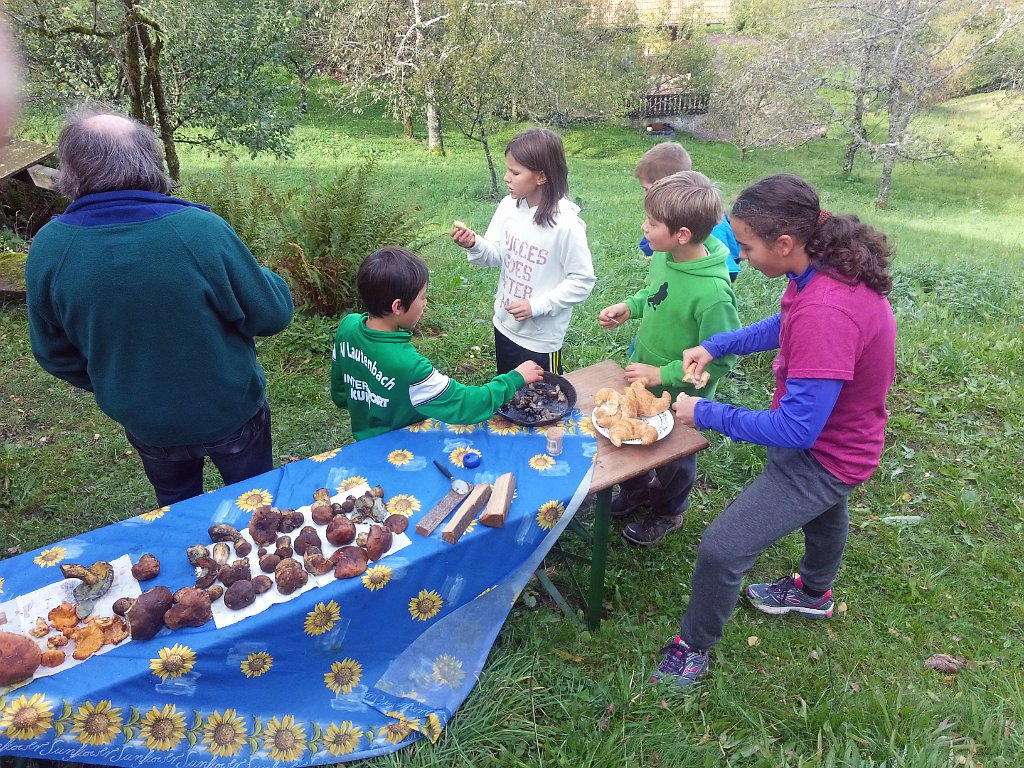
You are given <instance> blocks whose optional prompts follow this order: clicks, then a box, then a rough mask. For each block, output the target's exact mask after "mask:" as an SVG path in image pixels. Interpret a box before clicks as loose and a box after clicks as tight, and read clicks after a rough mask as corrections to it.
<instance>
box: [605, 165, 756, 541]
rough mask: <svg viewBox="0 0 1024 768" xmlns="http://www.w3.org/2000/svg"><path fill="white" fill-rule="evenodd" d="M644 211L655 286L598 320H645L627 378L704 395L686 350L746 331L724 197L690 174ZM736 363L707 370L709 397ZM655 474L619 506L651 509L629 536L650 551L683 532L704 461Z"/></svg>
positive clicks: (636, 484) (624, 492)
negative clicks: (727, 240) (724, 223)
mask: <svg viewBox="0 0 1024 768" xmlns="http://www.w3.org/2000/svg"><path fill="white" fill-rule="evenodd" d="M644 207H645V208H646V209H647V220H646V221H644V223H643V231H644V235H645V237H646V238H647V242H648V243H649V244H650V245H651V248H652V249H653V250H654V251H655V254H654V257H653V259H652V261H651V269H650V273H649V277H648V282H647V285H646V286H645V287H644V288H643V289H642V290H640V291H638V292H637V293H636V294H635V295H634V296H631V297H630V298H628V299H626V301H624V302H621V303H619V304H613V305H612V306H610V307H606V308H605V309H603V310H601V314H600V315H599V317H598V321H599V322H600V324H601V326H602V327H604V328H615V327H617V326H619V325H621V324H622V323H624V322H626V321H627V320H629V319H631V318H634V319H638V320H640V330H639V332H638V333H637V337H636V346H635V347H634V349H633V353H632V355H631V356H630V364H629V365H628V366H627V367H626V379H627V380H628V381H630V382H633V381H637V380H643V381H644V383H645V384H647V385H648V386H649V387H650V388H651V389H652V390H653V391H654V392H655V394H660V393H661V392H663V391H668V392H671V393H672V397H673V399H674V398H675V397H676V396H677V395H678V394H679V393H680V392H686V393H687V394H691V395H692V394H694V393H695V392H696V389H695V387H694V384H693V383H691V382H689V381H687V380H685V376H686V372H685V371H683V361H682V357H683V350H684V349H687V348H688V347H691V346H696V345H698V344H700V343H701V342H702V341H704V340H705V339H707V338H708V337H710V336H713V335H714V334H716V333H721V332H722V331H733V330H736V329H737V328H739V327H740V318H739V313H738V312H737V311H736V296H735V295H734V294H733V292H732V284H731V281H730V280H729V270H728V267H727V266H726V263H725V255H726V253H727V249H726V248H725V246H723V245H722V244H721V243H719V242H718V241H717V240H715V239H714V238H710V239H709V237H710V235H711V230H712V229H713V228H714V226H715V225H716V224H717V223H718V222H719V221H721V219H722V210H723V204H722V195H721V193H720V192H719V191H718V188H717V187H715V185H714V184H712V183H711V181H710V180H709V179H708V178H707V177H706V176H704V174H702V173H697V172H696V171H683V172H681V173H677V174H674V175H672V176H667V177H665V178H664V179H661V180H660V181H657V182H655V183H654V184H653V185H652V186H651V187H650V189H649V190H648V191H647V194H646V195H645V197H644ZM709 248H710V250H709ZM735 361H736V356H735V355H725V356H723V357H721V358H719V359H717V360H715V362H714V363H713V364H712V365H709V366H708V367H707V368H706V372H707V373H708V374H709V375H710V379H709V380H708V381H707V383H706V384H704V386H703V388H702V389H701V392H700V395H701V397H708V398H710V397H714V394H715V389H716V388H717V386H718V381H719V380H720V379H721V377H722V376H724V375H725V374H726V373H728V372H729V370H730V369H731V368H732V366H733V365H734V363H735ZM654 474H655V476H656V477H655V478H651V477H650V476H648V477H646V478H644V477H641V478H637V479H636V480H633V481H629V482H626V483H623V484H622V485H621V487H620V492H619V494H618V496H617V497H616V498H615V499H614V500H613V502H612V515H613V516H616V517H622V516H625V515H628V514H630V513H631V512H633V511H634V510H636V509H639V508H640V507H648V508H649V513H648V514H647V516H646V517H645V518H643V519H642V520H638V521H635V522H632V523H630V524H629V525H627V526H626V527H625V528H624V529H623V531H622V535H623V536H624V537H625V538H626V539H627V540H629V541H631V542H632V543H634V544H640V545H642V546H643V545H649V544H653V543H654V542H656V541H658V540H659V539H661V538H662V537H663V536H665V535H666V534H668V533H671V532H672V531H674V530H677V529H678V528H680V527H682V524H683V514H684V513H685V512H686V508H687V506H689V503H690V490H691V489H692V488H693V483H694V480H695V479H696V476H697V456H696V455H692V456H688V457H686V458H683V459H679V460H677V461H674V462H672V463H670V464H667V465H665V466H663V467H660V468H658V469H657V470H655V472H654Z"/></svg>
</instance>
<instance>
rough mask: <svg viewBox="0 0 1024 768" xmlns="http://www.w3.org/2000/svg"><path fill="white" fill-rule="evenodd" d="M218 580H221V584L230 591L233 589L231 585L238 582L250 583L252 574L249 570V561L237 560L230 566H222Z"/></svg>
mask: <svg viewBox="0 0 1024 768" xmlns="http://www.w3.org/2000/svg"><path fill="white" fill-rule="evenodd" d="M217 578H218V579H220V583H221V584H223V585H224V586H225V587H227V588H228V589H231V585H232V584H234V583H235V582H236V581H249V580H250V579H251V578H252V573H251V572H250V569H249V561H248V560H235V562H233V563H231V564H230V565H224V566H221V569H220V572H219V573H218V574H217Z"/></svg>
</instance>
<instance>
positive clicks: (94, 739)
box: [72, 699, 121, 747]
mask: <svg viewBox="0 0 1024 768" xmlns="http://www.w3.org/2000/svg"><path fill="white" fill-rule="evenodd" d="M120 733H121V710H120V709H118V708H117V707H112V706H111V705H110V702H109V701H107V700H106V699H104V700H103V701H101V702H100V703H99V704H95V705H94V704H93V703H92V702H91V701H87V702H85V704H83V705H82V706H81V707H79V708H78V711H77V712H75V717H74V728H73V730H72V734H73V735H75V736H77V737H78V740H79V741H80V742H82V743H83V744H89V745H91V746H94V747H99V746H104V745H106V744H109V743H110V742H111V741H112V740H113V739H114V738H116V737H117V736H118V735H119V734H120Z"/></svg>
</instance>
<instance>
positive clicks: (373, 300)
mask: <svg viewBox="0 0 1024 768" xmlns="http://www.w3.org/2000/svg"><path fill="white" fill-rule="evenodd" d="M429 279H430V275H429V273H428V271H427V265H426V264H425V263H424V262H423V259H421V258H420V257H419V256H417V255H416V254H414V253H412V252H411V251H407V250H405V249H404V248H393V247H389V248H381V249H380V250H379V251H375V252H374V253H372V254H370V255H369V256H367V257H366V259H364V260H363V263H362V264H361V265H360V266H359V272H358V273H357V275H356V287H357V288H358V290H359V296H360V298H361V299H362V301H363V304H364V305H365V306H366V309H367V312H366V313H362V314H360V313H353V314H350V315H347V316H346V317H345V318H344V319H343V320H342V321H341V324H340V325H339V326H338V333H337V334H336V336H335V339H334V351H333V354H332V362H331V399H332V400H333V401H334V403H335V405H337V406H338V407H339V408H347V409H348V413H349V418H350V419H351V422H352V435H353V437H355V439H356V440H365V439H366V438H368V437H373V436H374V435H379V434H381V433H383V432H390V431H391V430H393V429H400V428H401V427H404V426H407V425H409V424H414V423H415V422H417V421H422V420H423V419H426V418H434V419H438V420H440V421H444V422H447V423H448V424H475V423H477V422H478V421H484V420H485V419H488V418H490V417H491V416H493V415H494V412H495V411H497V410H498V408H500V407H501V406H502V405H504V404H505V403H507V402H508V401H509V400H511V399H512V396H513V395H514V394H515V392H516V390H517V389H519V388H520V387H521V386H523V385H524V384H532V383H533V382H535V381H540V379H541V377H542V375H543V373H544V369H543V368H541V367H540V366H539V365H537V363H535V362H532V361H528V362H525V363H522V364H521V365H520V366H519V367H518V368H516V369H514V370H512V371H509V372H508V373H503V374H501V375H500V376H495V377H494V379H492V380H491V381H490V382H489V383H487V384H485V385H483V386H479V387H472V386H466V385H465V384H460V383H459V382H457V381H455V380H454V379H451V378H449V377H448V376H445V375H444V374H443V373H441V372H440V371H438V370H437V369H436V368H434V366H433V365H431V363H430V361H429V360H427V358H425V357H424V356H423V355H421V354H420V353H419V352H418V351H417V350H416V348H415V347H414V346H413V345H412V329H413V328H415V327H416V323H418V322H419V320H420V317H422V316H423V310H424V309H426V306H427V282H428V281H429Z"/></svg>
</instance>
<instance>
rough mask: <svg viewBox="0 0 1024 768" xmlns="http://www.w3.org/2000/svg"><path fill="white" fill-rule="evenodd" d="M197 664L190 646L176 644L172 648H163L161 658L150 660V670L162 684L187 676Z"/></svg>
mask: <svg viewBox="0 0 1024 768" xmlns="http://www.w3.org/2000/svg"><path fill="white" fill-rule="evenodd" d="M195 664H196V654H195V652H194V651H193V650H192V649H191V648H189V647H188V646H185V645H180V644H179V643H175V644H174V645H173V646H172V647H170V648H161V649H160V653H159V657H158V658H155V659H150V660H149V669H150V671H151V672H152V673H153V674H154V675H156V676H157V677H159V678H160V680H161V681H162V682H167V681H168V680H173V679H174V678H176V677H181V676H182V675H187V674H188V673H189V672H191V671H192V667H194V666H195Z"/></svg>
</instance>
